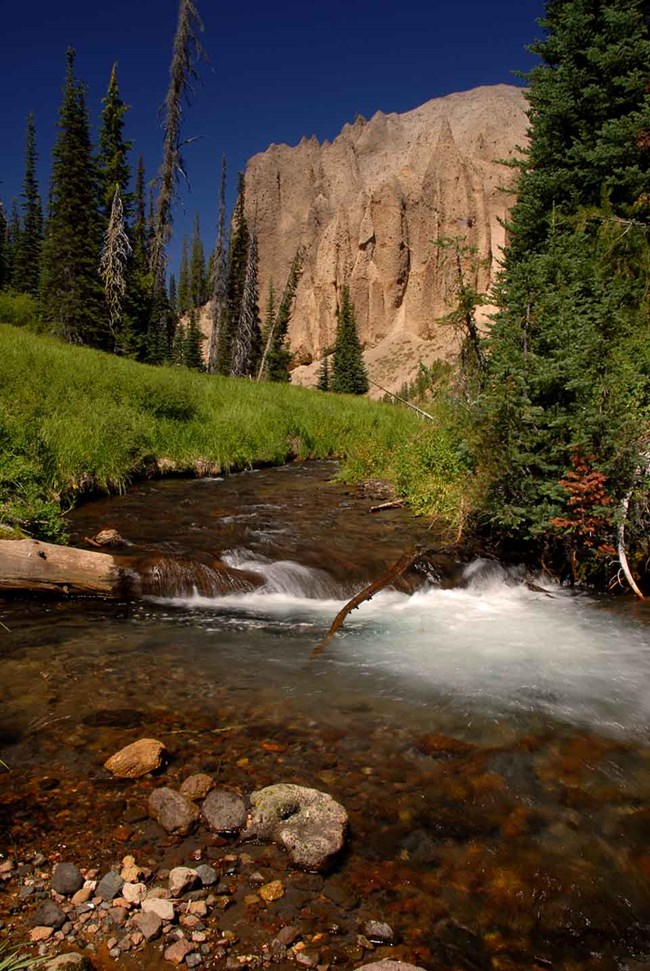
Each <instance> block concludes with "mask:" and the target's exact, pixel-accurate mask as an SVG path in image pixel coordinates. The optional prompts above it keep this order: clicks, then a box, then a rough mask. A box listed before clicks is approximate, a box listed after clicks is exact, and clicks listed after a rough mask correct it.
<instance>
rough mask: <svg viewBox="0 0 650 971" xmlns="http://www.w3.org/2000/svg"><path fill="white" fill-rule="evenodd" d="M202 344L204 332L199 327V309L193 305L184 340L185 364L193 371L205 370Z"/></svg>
mask: <svg viewBox="0 0 650 971" xmlns="http://www.w3.org/2000/svg"><path fill="white" fill-rule="evenodd" d="M202 344H203V334H202V333H201V331H200V329H199V322H198V311H197V309H196V307H192V309H191V310H190V317H189V321H188V324H187V330H186V331H185V338H184V341H183V364H184V365H185V367H187V368H190V370H192V371H202V370H203V353H202V350H201V347H202Z"/></svg>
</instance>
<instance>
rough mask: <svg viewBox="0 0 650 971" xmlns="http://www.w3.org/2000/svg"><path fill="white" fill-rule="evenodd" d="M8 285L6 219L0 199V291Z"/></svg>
mask: <svg viewBox="0 0 650 971" xmlns="http://www.w3.org/2000/svg"><path fill="white" fill-rule="evenodd" d="M8 283H9V264H8V261H7V217H6V215H5V207H4V205H3V203H2V200H1V199H0V290H5V289H6V287H7V286H8Z"/></svg>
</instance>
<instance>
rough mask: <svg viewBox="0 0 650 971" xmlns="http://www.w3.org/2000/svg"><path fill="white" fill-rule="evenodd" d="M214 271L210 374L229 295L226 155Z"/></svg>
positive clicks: (211, 287)
mask: <svg viewBox="0 0 650 971" xmlns="http://www.w3.org/2000/svg"><path fill="white" fill-rule="evenodd" d="M211 265H212V272H211V274H210V281H209V282H210V290H211V296H212V307H211V317H212V321H211V328H210V342H209V344H208V364H207V369H208V372H209V373H210V374H214V372H215V371H216V370H217V364H218V354H219V339H220V334H221V329H222V327H223V323H224V320H225V315H226V309H227V307H226V302H227V295H228V283H227V277H228V251H227V247H226V156H225V155H223V156H222V158H221V185H220V191H219V219H218V225H217V241H216V243H215V248H214V251H213V253H212V256H211Z"/></svg>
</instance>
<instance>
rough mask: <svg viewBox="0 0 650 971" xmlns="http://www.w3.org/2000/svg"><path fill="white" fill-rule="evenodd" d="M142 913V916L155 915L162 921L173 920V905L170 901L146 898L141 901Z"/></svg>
mask: <svg viewBox="0 0 650 971" xmlns="http://www.w3.org/2000/svg"><path fill="white" fill-rule="evenodd" d="M142 912H143V913H144V914H156V915H157V916H158V917H160V919H161V920H164V921H172V920H173V919H174V905H173V903H172V902H171V900H162V899H161V898H160V897H147V899H146V900H143V901H142Z"/></svg>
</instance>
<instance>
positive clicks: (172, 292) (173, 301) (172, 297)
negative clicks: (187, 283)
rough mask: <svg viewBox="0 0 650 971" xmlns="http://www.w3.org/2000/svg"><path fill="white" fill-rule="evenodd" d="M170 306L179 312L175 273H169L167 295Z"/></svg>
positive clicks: (175, 311)
mask: <svg viewBox="0 0 650 971" xmlns="http://www.w3.org/2000/svg"><path fill="white" fill-rule="evenodd" d="M167 299H168V301H169V306H170V307H171V309H172V311H173V312H174V313H178V294H177V292H176V277H175V276H174V274H173V273H170V274H169V293H168V296H167Z"/></svg>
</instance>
